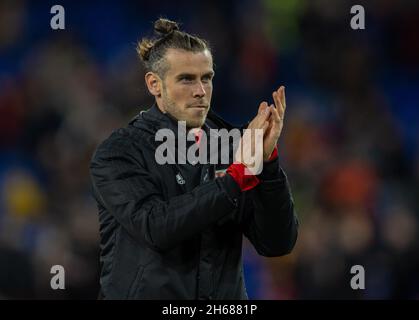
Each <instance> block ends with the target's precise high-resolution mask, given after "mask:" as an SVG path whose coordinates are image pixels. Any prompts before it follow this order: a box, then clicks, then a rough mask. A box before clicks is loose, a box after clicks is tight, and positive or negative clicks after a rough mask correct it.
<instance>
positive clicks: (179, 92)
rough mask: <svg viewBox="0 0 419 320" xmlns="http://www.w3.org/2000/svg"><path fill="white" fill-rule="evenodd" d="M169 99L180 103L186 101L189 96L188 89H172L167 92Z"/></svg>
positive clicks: (184, 87)
mask: <svg viewBox="0 0 419 320" xmlns="http://www.w3.org/2000/svg"><path fill="white" fill-rule="evenodd" d="M168 94H169V97H170V98H171V99H172V100H174V101H176V102H182V101H184V100H187V99H188V95H189V94H190V89H189V88H187V87H186V86H176V87H173V88H172V90H171V91H170V93H169V92H168Z"/></svg>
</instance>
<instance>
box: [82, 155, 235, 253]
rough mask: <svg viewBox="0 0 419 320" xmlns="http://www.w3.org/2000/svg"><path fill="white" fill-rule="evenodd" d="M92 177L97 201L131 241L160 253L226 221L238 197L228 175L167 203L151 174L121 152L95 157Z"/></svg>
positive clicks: (91, 169)
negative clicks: (224, 219)
mask: <svg viewBox="0 0 419 320" xmlns="http://www.w3.org/2000/svg"><path fill="white" fill-rule="evenodd" d="M90 175H91V180H92V184H93V190H94V194H95V198H96V199H97V200H98V201H99V202H100V203H101V204H102V205H103V206H104V207H105V208H106V209H107V211H108V212H109V213H110V214H111V215H112V216H113V217H114V218H115V219H116V220H117V221H118V222H119V224H121V225H122V227H123V228H125V229H126V230H127V231H128V232H129V233H130V234H131V235H132V236H133V237H134V238H135V239H137V240H139V241H144V242H145V243H147V244H148V245H149V246H150V247H152V248H153V249H155V250H159V251H165V250H168V249H170V248H173V247H175V246H176V245H178V244H179V243H180V242H181V241H184V240H186V239H188V238H189V237H191V236H193V235H194V234H196V233H199V232H201V231H203V230H205V229H206V228H207V227H208V226H209V225H211V224H213V223H214V222H216V221H217V220H218V219H220V218H222V217H223V216H224V215H228V214H229V213H230V212H231V211H232V210H234V209H235V208H236V207H237V203H238V201H237V198H238V196H239V194H240V189H239V188H238V186H237V185H236V184H235V182H234V181H233V179H232V178H231V177H230V176H227V175H226V176H225V177H223V179H216V180H214V181H210V182H208V183H205V184H202V185H200V186H198V187H196V188H195V189H194V190H192V191H191V192H189V193H186V194H183V195H180V196H176V197H173V198H170V199H169V200H167V201H165V199H164V197H163V194H162V188H161V186H159V182H157V181H156V179H155V177H154V176H153V174H152V173H150V172H149V171H148V170H146V168H144V166H143V165H141V161H138V159H134V158H133V157H132V155H131V153H129V152H128V151H124V150H122V151H113V152H111V151H108V150H106V151H102V152H96V154H95V156H94V157H93V160H92V162H91V165H90Z"/></svg>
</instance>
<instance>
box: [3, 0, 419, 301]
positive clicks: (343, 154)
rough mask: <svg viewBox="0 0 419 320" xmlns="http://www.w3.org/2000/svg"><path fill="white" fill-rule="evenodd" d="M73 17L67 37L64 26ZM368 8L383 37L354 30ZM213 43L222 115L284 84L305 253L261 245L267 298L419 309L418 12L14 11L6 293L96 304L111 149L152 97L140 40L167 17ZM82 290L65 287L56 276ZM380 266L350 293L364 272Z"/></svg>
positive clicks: (159, 4)
mask: <svg viewBox="0 0 419 320" xmlns="http://www.w3.org/2000/svg"><path fill="white" fill-rule="evenodd" d="M54 4H61V5H63V6H64V8H65V18H66V20H65V23H66V29H65V30H61V31H60V30H59V31H53V30H52V29H51V28H50V19H51V17H52V16H53V15H52V14H50V8H51V6H52V5H54ZM354 4H362V5H364V7H365V10H366V29H365V30H359V31H354V30H352V29H351V28H350V19H351V17H352V15H351V14H350V8H351V6H352V5H354ZM160 16H163V17H167V18H170V19H173V20H178V21H180V22H182V23H183V28H185V29H186V30H187V31H188V32H191V33H195V34H198V35H200V36H202V37H204V38H207V39H209V41H210V43H211V45H212V47H213V53H214V56H215V63H216V73H217V75H216V77H215V83H214V86H215V91H214V98H213V104H212V107H213V109H214V110H215V111H217V112H218V113H220V114H221V115H222V116H224V117H225V118H226V119H227V120H229V121H231V122H233V123H236V124H241V123H244V122H245V121H247V120H248V119H250V117H252V116H253V115H254V113H255V110H256V108H257V106H258V104H259V102H260V101H261V100H262V99H269V100H270V99H271V98H270V97H271V96H270V94H271V92H272V91H273V89H275V88H277V87H278V86H279V85H281V84H284V85H285V86H286V90H287V105H288V108H287V114H286V122H285V129H284V133H283V136H282V138H281V140H280V154H281V161H282V165H283V167H284V168H285V170H286V171H287V173H288V176H289V179H290V182H291V186H292V188H293V194H294V198H295V203H296V208H297V213H298V216H299V219H300V234H299V239H298V241H297V245H296V248H295V250H294V252H293V253H292V254H291V255H289V256H286V257H281V258H262V257H259V256H257V254H256V253H255V251H254V249H253V248H252V247H251V246H249V244H248V243H246V244H245V247H244V257H245V258H244V260H245V270H246V283H247V287H248V293H249V297H250V298H253V299H340V298H342V299H351V298H353V299H396V298H402V299H404V298H409V299H418V298H419V250H418V217H419V200H418V199H419V139H418V138H419V129H418V128H419V105H418V101H419V19H418V17H419V5H418V2H417V1H392V0H382V1H368V3H366V1H365V3H363V1H360V2H352V1H344V0H340V1H322V0H316V1H309V0H281V1H278V0H261V1H239V0H236V1H226V0H219V1H209V0H206V1H190V2H187V1H183V0H178V1H151V0H149V1H103V2H102V1H11V0H10V1H8V0H1V1H0V298H1V299H17V298H19V299H31V298H37V299H39V298H43V299H95V298H96V296H97V291H98V222H97V211H96V207H95V203H94V201H93V199H92V197H91V195H90V181H89V176H88V165H89V160H90V157H91V155H92V152H93V150H94V149H95V147H96V145H97V144H98V143H99V142H100V141H102V140H103V139H104V138H105V137H107V136H108V135H109V134H110V133H111V131H112V130H113V129H115V128H118V127H121V126H125V124H126V123H127V121H128V120H129V119H130V118H131V117H133V116H134V115H136V114H137V113H138V112H139V111H140V110H143V109H145V108H147V107H149V106H150V104H151V102H152V99H151V98H150V96H149V95H148V94H147V92H146V88H145V86H144V83H143V70H142V67H141V65H140V62H139V60H138V59H137V57H136V52H135V44H136V41H137V40H139V39H140V38H141V37H142V36H144V35H148V34H150V31H151V28H152V22H153V21H154V20H155V19H156V18H157V17H160ZM56 264H60V265H63V266H64V268H65V270H66V290H57V291H53V290H52V289H51V288H50V279H51V276H52V275H51V274H50V273H49V272H50V268H51V266H52V265H56ZM355 264H360V265H363V266H364V267H365V270H366V289H365V290H358V291H354V290H352V289H351V287H350V285H349V283H350V278H351V276H352V275H351V274H350V268H351V266H352V265H355Z"/></svg>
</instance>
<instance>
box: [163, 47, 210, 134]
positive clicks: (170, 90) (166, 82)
mask: <svg viewBox="0 0 419 320" xmlns="http://www.w3.org/2000/svg"><path fill="white" fill-rule="evenodd" d="M165 58H166V61H167V63H168V66H169V68H168V70H167V72H166V74H165V77H164V79H163V84H162V94H161V99H160V101H158V102H160V104H161V108H162V109H163V111H165V112H168V113H169V114H170V115H172V116H173V117H174V118H175V119H177V120H178V121H186V126H187V127H189V128H198V127H201V126H202V125H203V124H204V122H205V119H206V117H207V114H208V110H209V108H210V103H211V96H212V78H213V76H214V70H213V65H212V56H211V53H210V52H209V51H208V50H205V51H201V52H196V53H194V52H189V51H184V50H177V49H169V50H167V52H166V55H165Z"/></svg>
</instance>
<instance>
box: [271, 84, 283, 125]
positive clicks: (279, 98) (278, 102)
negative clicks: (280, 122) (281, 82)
mask: <svg viewBox="0 0 419 320" xmlns="http://www.w3.org/2000/svg"><path fill="white" fill-rule="evenodd" d="M284 89H285V88H284V86H281V87H280V88H279V89H278V90H277V91H275V92H274V94H273V95H274V96H275V98H276V106H277V108H276V109H277V110H278V112H279V116H280V117H281V119H282V117H283V116H284V113H285V106H284V105H283V103H282V102H283V101H285V98H284V96H283V95H284Z"/></svg>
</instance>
